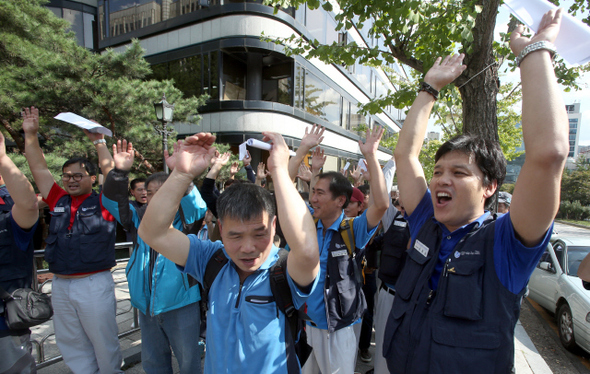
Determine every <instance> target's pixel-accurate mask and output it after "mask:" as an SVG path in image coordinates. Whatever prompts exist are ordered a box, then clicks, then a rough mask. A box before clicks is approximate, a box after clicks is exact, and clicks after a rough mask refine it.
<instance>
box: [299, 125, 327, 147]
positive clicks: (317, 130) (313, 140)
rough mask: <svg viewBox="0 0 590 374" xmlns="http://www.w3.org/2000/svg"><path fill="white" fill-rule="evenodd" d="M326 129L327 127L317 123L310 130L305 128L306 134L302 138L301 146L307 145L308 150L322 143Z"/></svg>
mask: <svg viewBox="0 0 590 374" xmlns="http://www.w3.org/2000/svg"><path fill="white" fill-rule="evenodd" d="M324 131H325V128H324V127H322V126H320V125H317V124H316V125H313V127H312V128H311V130H310V131H309V132H308V130H307V128H305V135H303V138H301V144H300V147H305V148H306V149H307V150H309V149H312V148H313V147H315V146H318V145H320V143H321V142H322V140H324Z"/></svg>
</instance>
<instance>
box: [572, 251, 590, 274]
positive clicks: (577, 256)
mask: <svg viewBox="0 0 590 374" xmlns="http://www.w3.org/2000/svg"><path fill="white" fill-rule="evenodd" d="M588 252H590V247H568V248H567V275H573V276H577V274H578V267H580V263H581V262H582V260H583V259H584V258H585V257H586V255H587V254H588Z"/></svg>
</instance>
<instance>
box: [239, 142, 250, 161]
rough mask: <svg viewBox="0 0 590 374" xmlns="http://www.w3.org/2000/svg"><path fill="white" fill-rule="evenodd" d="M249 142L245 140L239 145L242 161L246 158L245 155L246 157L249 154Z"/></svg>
mask: <svg viewBox="0 0 590 374" xmlns="http://www.w3.org/2000/svg"><path fill="white" fill-rule="evenodd" d="M246 143H247V142H243V143H242V144H240V146H239V147H238V148H239V150H240V155H239V157H238V158H239V159H240V161H242V160H243V159H244V157H246V155H247V154H248V149H247V148H246V146H247V144H246Z"/></svg>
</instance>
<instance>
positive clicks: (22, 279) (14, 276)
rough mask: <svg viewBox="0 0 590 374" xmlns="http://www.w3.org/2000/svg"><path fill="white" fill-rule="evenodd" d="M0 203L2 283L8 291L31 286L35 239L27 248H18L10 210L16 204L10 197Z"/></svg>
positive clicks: (0, 269)
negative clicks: (24, 249)
mask: <svg viewBox="0 0 590 374" xmlns="http://www.w3.org/2000/svg"><path fill="white" fill-rule="evenodd" d="M2 200H3V203H4V204H0V285H1V286H2V288H4V289H5V290H6V291H7V292H12V291H14V290H15V289H17V288H24V287H31V284H32V282H33V254H34V250H33V241H32V240H31V241H30V243H29V245H28V247H27V250H26V251H23V250H21V249H19V248H18V246H17V244H16V242H15V240H14V233H13V231H12V224H11V222H10V210H11V209H12V206H13V205H14V203H13V201H12V199H11V198H10V197H7V196H6V197H4V198H3V199H2Z"/></svg>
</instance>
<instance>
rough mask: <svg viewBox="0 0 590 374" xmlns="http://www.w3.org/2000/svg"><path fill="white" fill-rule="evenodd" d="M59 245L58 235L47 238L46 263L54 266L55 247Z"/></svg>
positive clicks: (50, 235)
mask: <svg viewBox="0 0 590 374" xmlns="http://www.w3.org/2000/svg"><path fill="white" fill-rule="evenodd" d="M56 244H57V234H51V232H50V233H49V235H47V238H45V261H47V262H48V263H50V264H52V263H54V262H55V245H56Z"/></svg>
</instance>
